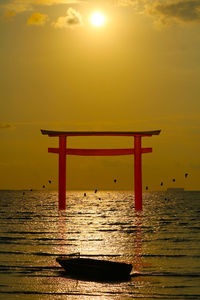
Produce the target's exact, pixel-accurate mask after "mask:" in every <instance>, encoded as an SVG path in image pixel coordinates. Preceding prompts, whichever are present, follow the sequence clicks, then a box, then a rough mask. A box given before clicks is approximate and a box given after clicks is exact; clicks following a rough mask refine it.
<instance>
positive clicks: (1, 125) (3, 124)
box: [0, 123, 13, 129]
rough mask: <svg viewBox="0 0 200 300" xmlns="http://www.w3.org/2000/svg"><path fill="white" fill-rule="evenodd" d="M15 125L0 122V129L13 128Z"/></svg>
mask: <svg viewBox="0 0 200 300" xmlns="http://www.w3.org/2000/svg"><path fill="white" fill-rule="evenodd" d="M12 128H13V125H12V124H10V123H0V129H12Z"/></svg>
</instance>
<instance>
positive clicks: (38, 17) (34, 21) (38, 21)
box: [27, 12, 48, 26]
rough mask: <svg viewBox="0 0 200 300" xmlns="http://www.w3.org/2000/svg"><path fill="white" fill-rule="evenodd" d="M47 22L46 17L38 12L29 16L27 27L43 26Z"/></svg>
mask: <svg viewBox="0 0 200 300" xmlns="http://www.w3.org/2000/svg"><path fill="white" fill-rule="evenodd" d="M47 20H48V16H47V15H45V14H41V13H39V12H36V13H34V14H32V15H31V16H30V18H29V19H28V20H27V24H28V25H39V26H41V25H44V24H45V23H46V22H47Z"/></svg>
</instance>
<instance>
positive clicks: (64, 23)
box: [52, 7, 83, 28]
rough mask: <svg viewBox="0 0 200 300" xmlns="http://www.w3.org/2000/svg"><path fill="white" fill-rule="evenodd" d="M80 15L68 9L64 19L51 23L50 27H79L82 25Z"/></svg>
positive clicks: (60, 18)
mask: <svg viewBox="0 0 200 300" xmlns="http://www.w3.org/2000/svg"><path fill="white" fill-rule="evenodd" d="M82 24H83V23H82V17H81V14H80V13H79V12H78V11H76V10H75V9H73V8H72V7H70V8H68V10H67V13H66V16H65V17H59V18H58V19H57V21H56V22H53V23H52V25H53V26H54V27H55V28H66V27H69V26H80V25H82Z"/></svg>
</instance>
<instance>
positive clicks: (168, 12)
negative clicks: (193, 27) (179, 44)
mask: <svg viewBox="0 0 200 300" xmlns="http://www.w3.org/2000/svg"><path fill="white" fill-rule="evenodd" d="M146 12H147V13H148V14H149V15H151V16H153V17H155V18H156V19H157V22H158V23H160V24H163V25H168V24H170V23H200V0H175V1H171V0H170V1H162V2H161V1H154V2H153V3H152V4H150V5H147V6H146Z"/></svg>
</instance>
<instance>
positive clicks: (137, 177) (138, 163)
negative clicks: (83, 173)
mask: <svg viewBox="0 0 200 300" xmlns="http://www.w3.org/2000/svg"><path fill="white" fill-rule="evenodd" d="M41 132H42V134H44V135H48V136H50V137H59V148H48V152H50V153H57V154H59V170H58V173H59V177H58V181H59V182H58V185H59V190H58V200H59V203H58V206H59V209H60V210H63V209H66V155H82V156H113V155H132V154H133V155H134V186H135V210H142V154H143V153H149V152H152V148H142V145H141V139H142V137H151V136H152V135H158V134H160V130H154V131H131V132H130V131H52V130H43V129H41ZM68 136H129V137H130V136H132V137H134V148H128V149H72V148H67V147H66V145H67V143H66V140H67V137H68Z"/></svg>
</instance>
